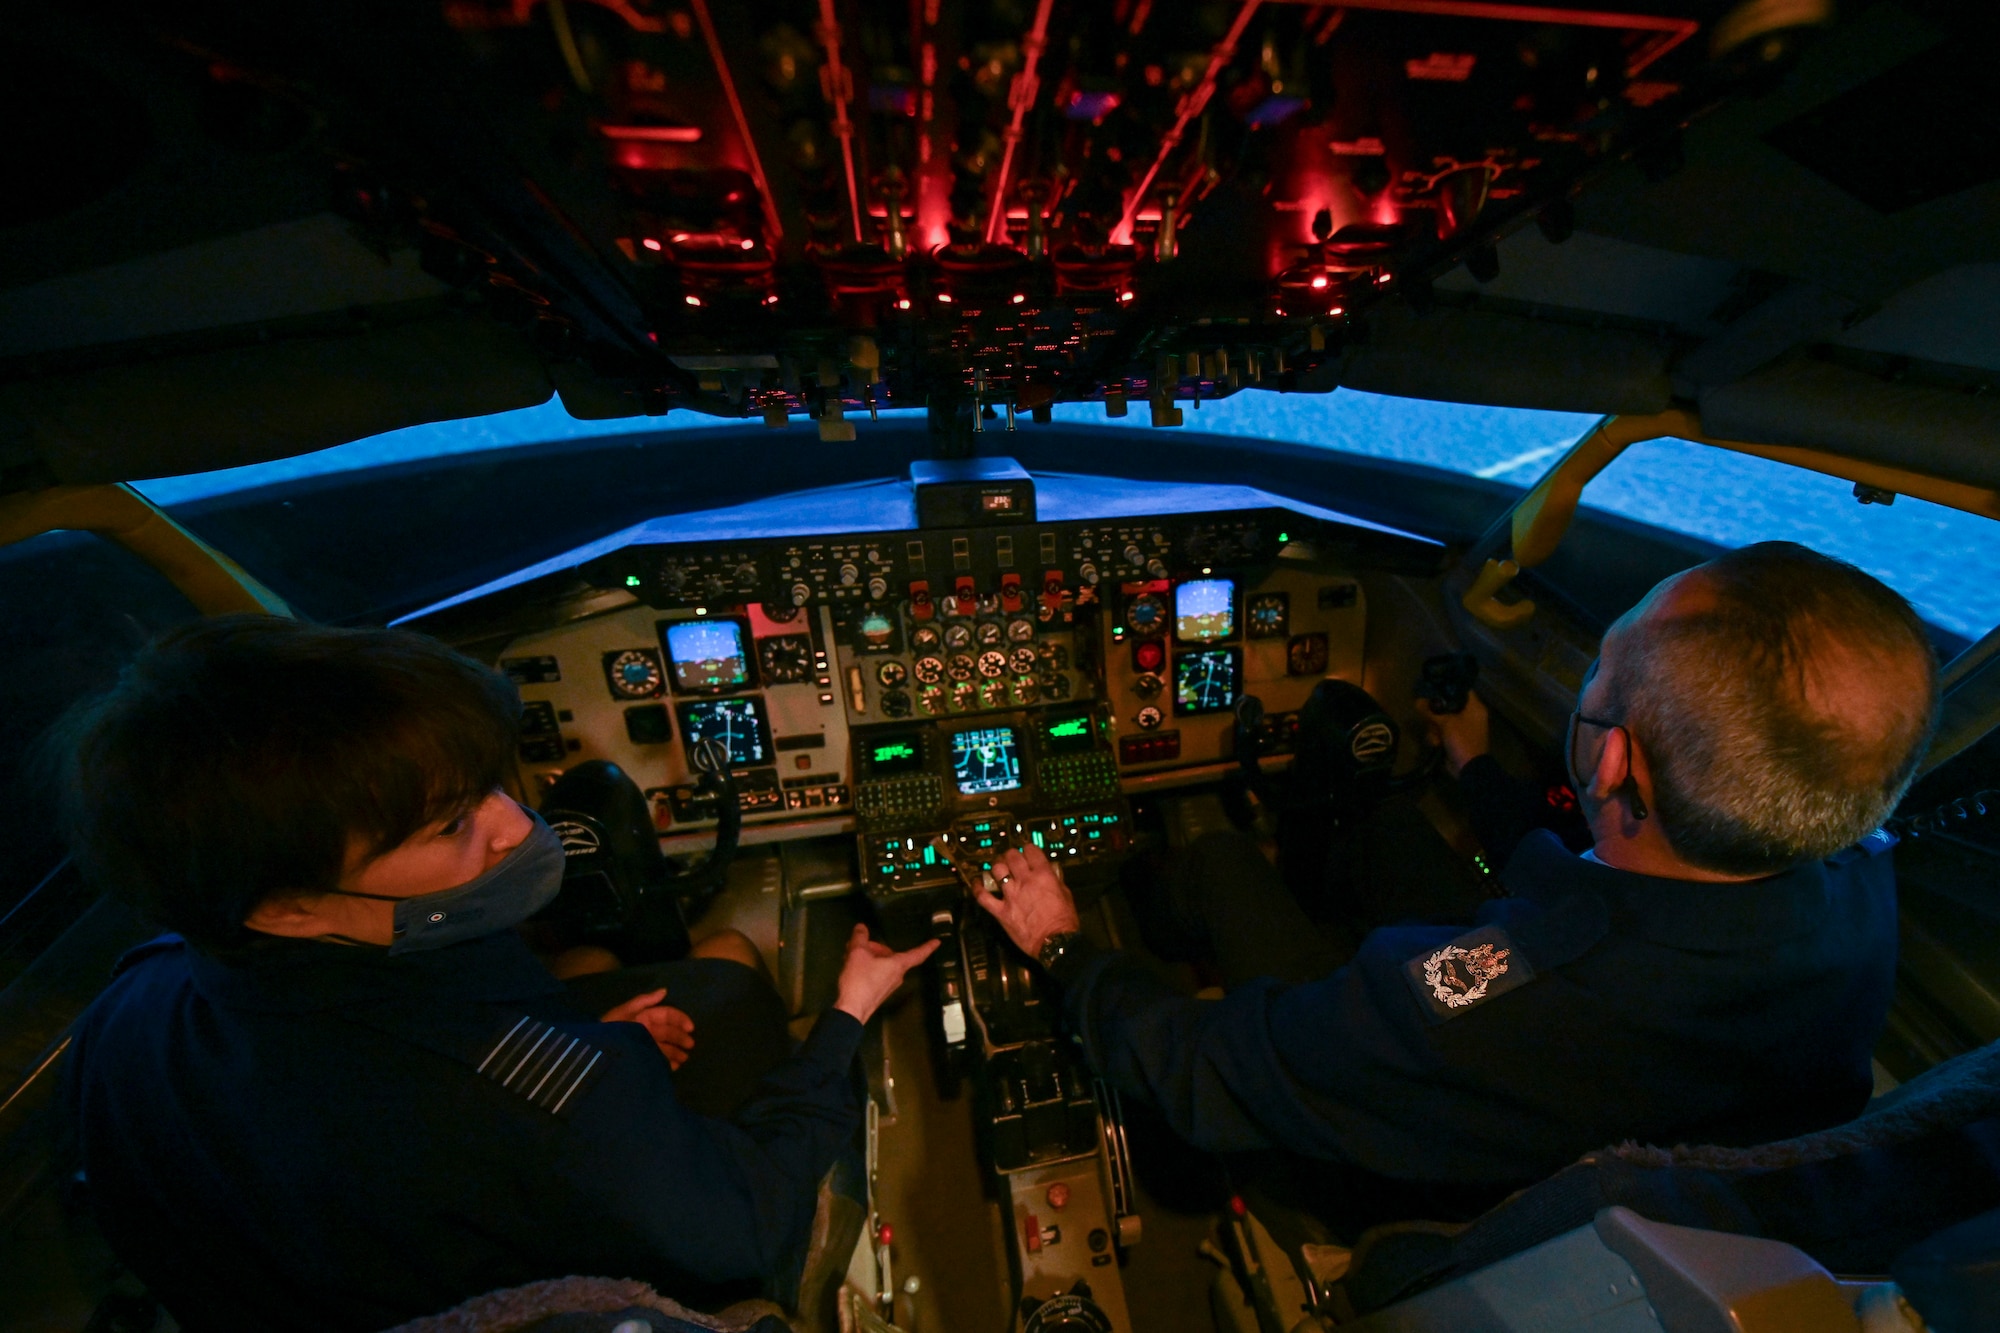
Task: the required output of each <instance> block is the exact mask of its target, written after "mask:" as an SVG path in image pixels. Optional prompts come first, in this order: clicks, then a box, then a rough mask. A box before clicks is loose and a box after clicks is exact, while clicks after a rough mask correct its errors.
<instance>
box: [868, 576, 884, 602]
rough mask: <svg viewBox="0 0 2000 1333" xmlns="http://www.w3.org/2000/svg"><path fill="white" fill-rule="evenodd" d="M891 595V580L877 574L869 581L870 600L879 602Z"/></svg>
mask: <svg viewBox="0 0 2000 1333" xmlns="http://www.w3.org/2000/svg"><path fill="white" fill-rule="evenodd" d="M888 595H889V580H887V579H885V578H883V577H882V576H881V575H880V574H877V575H876V576H875V577H874V578H872V579H869V580H868V600H870V601H872V602H879V601H881V600H882V599H883V598H884V597H887V596H888Z"/></svg>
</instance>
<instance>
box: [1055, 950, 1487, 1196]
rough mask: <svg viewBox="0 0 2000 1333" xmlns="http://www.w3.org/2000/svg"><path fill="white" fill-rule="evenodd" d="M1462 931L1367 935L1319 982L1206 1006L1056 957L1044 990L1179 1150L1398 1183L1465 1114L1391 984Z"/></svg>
mask: <svg viewBox="0 0 2000 1333" xmlns="http://www.w3.org/2000/svg"><path fill="white" fill-rule="evenodd" d="M1461 929H1462V927H1436V928H1432V927H1418V928H1408V929H1398V930H1393V931H1377V932H1376V933H1375V934H1374V935H1371V936H1370V937H1369V939H1368V941H1367V942H1366V943H1364V945H1363V947H1362V950H1361V952H1360V953H1359V954H1357V955H1356V957H1355V959H1354V961H1353V962H1352V963H1350V964H1349V965H1348V966H1346V967H1343V968H1340V969H1339V970H1337V971H1335V972H1333V973H1332V974H1330V975H1329V976H1327V977H1325V978H1323V979H1321V980H1319V981H1315V982H1311V983H1308V984H1305V985H1297V986H1285V985H1282V984H1281V983H1279V982H1277V981H1276V980H1274V979H1271V978H1264V979H1260V980H1258V981H1254V982H1251V983H1249V984H1247V985H1243V986H1239V987H1237V988H1236V989H1235V990H1233V991H1231V992H1230V994H1229V995H1228V996H1227V997H1225V998H1223V999H1221V1000H1197V999H1192V998H1189V997H1186V996H1182V995H1178V994H1176V993H1174V992H1173V991H1172V990H1170V989H1169V988H1168V987H1167V986H1166V985H1164V984H1163V983H1162V982H1160V981H1159V980H1157V979H1156V978H1154V977H1153V976H1152V975H1151V974H1150V973H1149V972H1147V971H1146V970H1145V969H1144V968H1143V967H1141V966H1140V965H1138V964H1137V963H1135V962H1134V961H1133V960H1131V959H1129V958H1127V957H1125V956H1123V955H1121V954H1118V953H1092V954H1089V955H1088V956H1086V957H1083V958H1078V959H1075V960H1074V961H1072V960H1068V959H1066V960H1064V961H1065V963H1066V965H1067V966H1066V967H1065V968H1064V969H1063V972H1064V975H1062V976H1059V977H1058V978H1057V980H1058V981H1059V982H1060V983H1062V984H1063V991H1064V995H1063V1003H1064V1012H1065V1016H1066V1019H1067V1021H1068V1023H1069V1025H1070V1030H1071V1032H1072V1033H1073V1034H1074V1036H1075V1037H1076V1038H1077V1040H1078V1041H1079V1042H1080V1043H1081V1044H1082V1046H1083V1049H1084V1053H1085V1056H1086V1058H1087V1059H1088V1060H1089V1061H1090V1063H1091V1065H1092V1067H1093V1068H1094V1069H1096V1070H1097V1071H1098V1072H1099V1073H1100V1074H1101V1075H1102V1076H1103V1077H1104V1078H1106V1079H1107V1080H1108V1081H1109V1082H1110V1083H1111V1084H1112V1085H1113V1086H1115V1087H1116V1088H1117V1089H1118V1090H1119V1092H1120V1093H1122V1094H1125V1095H1128V1096H1133V1097H1138V1098H1141V1099H1143V1100H1145V1101H1147V1102H1149V1103H1151V1104H1152V1105H1153V1106H1155V1107H1156V1108H1158V1110H1159V1111H1160V1112H1161V1114H1162V1115H1163V1116H1164V1117H1165V1118H1166V1120H1167V1123H1168V1124H1169V1125H1170V1126H1171V1127H1172V1128H1173V1130H1174V1132H1175V1133H1177V1134H1178V1135H1180V1136H1181V1137H1182V1138H1183V1139H1185V1140H1187V1141H1188V1142H1189V1143H1191V1144H1193V1145H1194V1146H1196V1147H1198V1148H1203V1149H1206V1150H1208V1151H1211V1152H1232V1151H1243V1150H1254V1149H1263V1148H1271V1147H1283V1148H1285V1149H1287V1150H1290V1151H1292V1152H1297V1153H1302V1154H1305V1155H1308V1156H1313V1157H1319V1158H1323V1159H1328V1160H1337V1161H1350V1162H1353V1163H1355V1164H1356V1165H1359V1166H1362V1167H1365V1168H1367V1169H1369V1170H1373V1171H1380V1172H1383V1173H1385V1174H1392V1175H1401V1176H1405V1177H1409V1176H1413V1175H1422V1174H1424V1166H1425V1162H1426V1160H1427V1158H1428V1157H1429V1156H1430V1153H1429V1148H1430V1145H1431V1144H1433V1143H1434V1142H1435V1141H1436V1139H1437V1137H1438V1134H1439V1131H1440V1130H1444V1129H1446V1127H1447V1126H1449V1124H1450V1123H1451V1122H1452V1121H1453V1120H1455V1119H1468V1120H1470V1119H1476V1117H1477V1114H1478V1108H1477V1105H1476V1103H1473V1102H1471V1101H1470V1100H1469V1098H1468V1095H1467V1093H1466V1092H1465V1091H1463V1090H1461V1089H1460V1088H1458V1087H1455V1086H1454V1080H1453V1079H1452V1078H1451V1076H1450V1071H1449V1068H1448V1064H1447V1061H1446V1059H1445V1058H1444V1057H1443V1056H1442V1055H1441V1054H1440V1053H1439V1050H1438V1048H1437V1044H1436V1042H1435V1041H1434V1039H1433V1030H1432V1028H1431V1025H1430V1023H1429V1022H1428V1020H1427V1019H1426V1018H1425V1016H1424V1014H1423V1012H1422V1010H1421V1008H1420V1006H1419V1004H1418V1001H1417V1000H1416V998H1415V996H1414V994H1413V993H1412V992H1411V990H1410V987H1409V984H1408V982H1407V981H1406V980H1405V978H1404V976H1403V966H1404V963H1405V961H1406V960H1407V959H1408V958H1410V957H1412V956H1415V955H1420V954H1421V953H1422V952H1423V951H1424V950H1425V949H1427V948H1434V947H1439V946H1442V945H1443V944H1444V943H1445V942H1447V941H1449V940H1450V939H1451V938H1452V937H1453V935H1454V934H1455V933H1456V932H1457V931H1458V930H1461ZM1447 1132H1448V1131H1447Z"/></svg>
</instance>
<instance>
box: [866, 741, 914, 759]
mask: <svg viewBox="0 0 2000 1333" xmlns="http://www.w3.org/2000/svg"><path fill="white" fill-rule="evenodd" d="M916 757H917V747H916V746H914V745H911V744H910V743H909V742H908V741H891V742H889V743H888V744H887V745H878V746H876V747H875V762H876V763H878V764H893V763H895V762H896V761H897V760H899V759H915V758H916Z"/></svg>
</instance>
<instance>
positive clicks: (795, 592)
mask: <svg viewBox="0 0 2000 1333" xmlns="http://www.w3.org/2000/svg"><path fill="white" fill-rule="evenodd" d="M812 597H813V590H812V588H811V587H810V586H809V585H807V584H804V583H794V584H793V585H792V605H793V606H804V605H805V604H806V603H807V602H810V601H811V600H812Z"/></svg>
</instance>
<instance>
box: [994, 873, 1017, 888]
mask: <svg viewBox="0 0 2000 1333" xmlns="http://www.w3.org/2000/svg"><path fill="white" fill-rule="evenodd" d="M993 882H994V883H996V884H998V885H999V886H1000V887H1001V888H1003V889H1004V888H1006V887H1007V886H1008V885H1009V884H1012V883H1013V882H1014V877H1013V876H1012V875H1002V876H1000V878H999V879H997V880H995V881H993Z"/></svg>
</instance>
